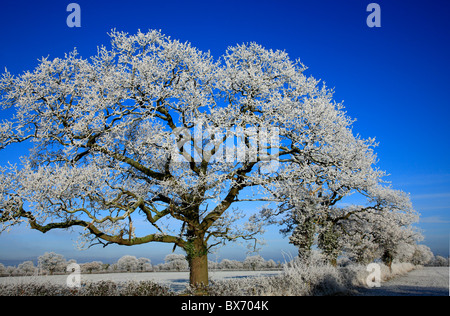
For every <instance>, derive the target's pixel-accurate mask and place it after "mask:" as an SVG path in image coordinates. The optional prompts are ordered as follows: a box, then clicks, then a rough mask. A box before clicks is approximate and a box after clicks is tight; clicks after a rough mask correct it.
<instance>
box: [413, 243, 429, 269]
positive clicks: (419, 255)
mask: <svg viewBox="0 0 450 316" xmlns="http://www.w3.org/2000/svg"><path fill="white" fill-rule="evenodd" d="M433 258H434V255H433V252H431V249H430V248H429V247H428V246H425V245H415V251H414V254H413V255H412V258H411V263H412V264H416V265H426V264H427V263H429V262H430V261H431V260H433Z"/></svg>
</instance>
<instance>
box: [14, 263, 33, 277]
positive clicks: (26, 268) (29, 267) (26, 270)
mask: <svg viewBox="0 0 450 316" xmlns="http://www.w3.org/2000/svg"><path fill="white" fill-rule="evenodd" d="M17 269H18V270H19V271H20V273H21V274H24V275H33V274H34V273H35V272H36V270H37V268H36V267H35V266H34V263H33V261H25V262H22V263H21V264H19V265H18V266H17Z"/></svg>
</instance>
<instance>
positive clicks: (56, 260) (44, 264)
mask: <svg viewBox="0 0 450 316" xmlns="http://www.w3.org/2000/svg"><path fill="white" fill-rule="evenodd" d="M66 266H67V263H66V259H65V258H64V256H63V255H60V254H57V253H54V252H46V253H44V254H43V255H42V256H40V257H38V268H39V270H40V271H41V272H49V273H50V275H53V273H55V272H62V271H65V268H66Z"/></svg>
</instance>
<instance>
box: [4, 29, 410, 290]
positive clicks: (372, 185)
mask: <svg viewBox="0 0 450 316" xmlns="http://www.w3.org/2000/svg"><path fill="white" fill-rule="evenodd" d="M110 37H111V46H112V47H111V49H107V48H106V47H99V48H98V53H97V55H96V56H94V57H92V58H90V59H83V58H81V57H80V56H79V55H78V53H77V51H76V50H74V51H73V52H71V53H69V54H67V55H66V56H65V57H64V58H56V59H54V60H49V59H48V58H43V59H42V60H41V61H40V63H39V65H38V66H37V68H36V69H35V70H34V71H33V72H29V71H28V72H25V73H23V74H22V75H19V76H14V75H12V74H10V73H8V72H6V73H5V74H3V76H2V78H1V80H0V93H1V101H0V102H1V103H0V105H1V106H2V108H3V109H9V108H13V109H14V110H15V114H14V116H13V117H12V118H11V119H9V120H3V121H2V122H1V123H0V149H1V150H2V151H3V152H7V150H8V147H9V145H11V144H13V143H21V142H27V143H29V144H31V146H32V149H31V151H30V154H29V155H28V156H27V157H23V158H22V162H21V165H20V167H17V166H5V167H3V168H2V169H1V172H0V221H1V223H2V224H3V226H2V230H5V229H8V228H9V227H10V226H12V225H14V224H17V223H20V222H22V221H26V222H28V223H29V225H30V227H31V228H33V229H37V230H39V231H41V232H43V233H45V232H47V231H49V230H52V229H57V228H62V229H67V228H71V227H77V226H79V227H82V235H83V236H84V238H85V242H87V243H88V244H94V243H101V244H103V245H108V244H120V245H126V246H131V245H137V244H142V243H148V242H163V243H171V244H174V245H175V246H178V247H180V248H182V249H184V250H185V251H186V254H187V259H188V262H189V267H190V282H191V284H196V283H204V284H207V283H208V272H207V253H208V252H209V251H210V248H211V247H213V246H214V245H218V244H221V243H225V242H228V241H233V240H236V239H247V240H253V241H255V240H257V237H258V234H259V233H260V232H261V231H262V228H263V225H262V224H263V223H268V222H273V221H276V220H277V218H278V219H279V218H283V219H282V221H283V222H284V224H286V225H287V228H286V229H287V230H290V229H291V230H292V229H294V226H295V225H301V226H302V227H309V226H308V224H307V222H308V220H309V218H310V219H311V221H313V222H314V223H316V224H317V223H319V222H320V223H325V222H326V223H328V224H327V225H324V224H321V226H323V227H329V226H330V225H331V226H333V224H335V222H336V223H337V222H339V220H338V218H340V217H343V218H346V219H349V218H350V217H359V216H362V214H363V213H364V212H365V211H371V212H374V213H376V212H377V211H380V212H382V211H384V209H386V208H392V207H397V205H398V204H397V201H396V200H395V198H393V197H391V196H390V194H393V195H395V196H396V194H394V193H391V190H390V189H388V188H386V187H382V186H380V182H381V177H382V176H383V175H384V174H383V172H381V171H379V170H377V169H376V168H375V167H374V164H375V162H376V157H375V154H374V153H373V150H372V148H373V147H374V146H375V142H374V140H373V139H368V140H363V139H361V138H360V137H359V136H354V135H353V133H352V130H351V124H352V122H353V121H352V120H351V119H349V118H348V117H347V115H346V113H345V112H344V111H343V106H342V104H339V103H335V102H334V101H333V100H332V91H330V90H329V89H327V88H326V87H325V85H324V84H320V82H319V80H316V79H314V78H313V77H306V76H305V75H304V74H303V72H304V71H305V70H306V68H305V67H304V66H303V65H302V64H301V63H300V62H299V61H292V60H290V58H289V56H288V55H287V53H285V52H283V51H272V50H267V49H264V48H263V47H261V46H259V45H257V44H254V43H251V44H243V45H238V46H235V47H229V48H228V50H227V51H226V53H225V55H223V56H222V57H221V58H220V59H218V60H214V59H213V58H212V57H211V56H210V54H209V53H204V52H201V51H199V50H198V49H196V48H194V47H192V46H191V45H190V44H189V43H181V42H179V41H177V40H172V39H171V38H170V37H166V36H164V35H163V34H162V33H161V32H159V31H149V32H147V33H142V32H140V31H139V32H138V33H137V34H136V35H129V34H127V33H123V32H117V31H115V30H113V31H112V32H111V33H110ZM383 190H384V191H386V192H384V191H383ZM354 192H358V193H361V194H363V195H365V196H367V197H368V200H369V202H372V206H370V207H364V208H358V209H357V210H343V211H342V212H341V211H338V210H337V209H335V208H333V206H334V205H335V204H336V203H337V202H338V201H340V200H341V199H342V198H344V197H345V196H348V195H350V194H351V193H354ZM378 192H384V193H383V194H384V196H382V195H380V194H378ZM377 199H380V200H377ZM392 199H394V200H393V201H391V200H392ZM241 201H246V202H252V201H254V202H267V203H271V204H269V206H268V207H265V208H264V209H263V210H262V211H261V212H260V213H257V212H254V213H253V214H248V215H249V218H248V219H247V221H246V222H245V223H244V225H240V226H239V223H242V220H243V219H242V218H241V217H242V216H241V215H242V213H239V212H236V213H232V212H231V210H232V209H233V208H232V207H231V206H232V205H239V204H235V203H238V202H241ZM384 204H386V205H384ZM400 210H401V211H405V212H408V210H409V208H408V209H406V210H403V209H402V207H401V206H400ZM349 214H352V215H349ZM246 215H247V214H246ZM142 222H146V223H147V224H148V225H149V228H148V229H147V230H143V229H137V228H136V226H138V225H136V223H139V225H140V227H142ZM341 226H342V227H343V226H344V225H341ZM297 227H298V226H297ZM342 227H341V229H343V228H342ZM311 229H313V227H312V226H311Z"/></svg>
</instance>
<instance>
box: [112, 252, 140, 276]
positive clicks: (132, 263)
mask: <svg viewBox="0 0 450 316" xmlns="http://www.w3.org/2000/svg"><path fill="white" fill-rule="evenodd" d="M117 266H118V268H119V269H120V270H123V271H127V272H131V271H136V270H137V269H138V266H139V261H138V259H137V258H136V257H135V256H129V255H125V256H123V257H121V258H120V259H119V260H117Z"/></svg>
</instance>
